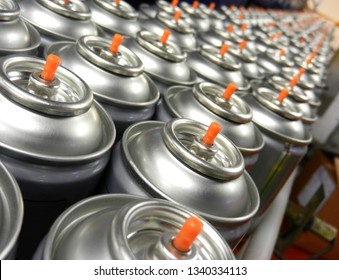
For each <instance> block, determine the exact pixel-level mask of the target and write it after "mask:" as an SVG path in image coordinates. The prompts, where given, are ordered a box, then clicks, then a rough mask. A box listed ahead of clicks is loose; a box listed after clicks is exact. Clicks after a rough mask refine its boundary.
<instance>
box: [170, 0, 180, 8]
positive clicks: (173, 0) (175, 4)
mask: <svg viewBox="0 0 339 280" xmlns="http://www.w3.org/2000/svg"><path fill="white" fill-rule="evenodd" d="M178 3H179V0H172V3H171V6H172V7H176V6H178Z"/></svg>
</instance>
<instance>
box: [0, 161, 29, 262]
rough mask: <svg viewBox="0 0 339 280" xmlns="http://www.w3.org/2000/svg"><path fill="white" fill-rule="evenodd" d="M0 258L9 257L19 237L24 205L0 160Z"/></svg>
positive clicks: (17, 189)
mask: <svg viewBox="0 0 339 280" xmlns="http://www.w3.org/2000/svg"><path fill="white" fill-rule="evenodd" d="M0 202H1V203H0V259H1V260H4V259H11V258H13V257H14V255H15V252H14V251H15V247H16V243H17V240H18V238H19V233H20V230H21V226H22V220H23V215H24V205H23V201H22V196H21V192H20V189H19V186H18V184H17V182H16V180H15V179H14V177H13V176H12V175H11V174H10V173H9V172H8V170H7V169H6V168H5V166H4V165H3V164H2V162H1V161H0Z"/></svg>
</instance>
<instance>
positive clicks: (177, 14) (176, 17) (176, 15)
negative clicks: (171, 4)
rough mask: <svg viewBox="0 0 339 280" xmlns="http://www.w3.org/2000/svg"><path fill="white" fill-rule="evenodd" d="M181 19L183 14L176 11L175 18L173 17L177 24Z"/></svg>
mask: <svg viewBox="0 0 339 280" xmlns="http://www.w3.org/2000/svg"><path fill="white" fill-rule="evenodd" d="M180 18H181V12H180V11H176V12H175V13H174V17H173V19H174V20H175V21H176V22H178V20H179V19H180Z"/></svg>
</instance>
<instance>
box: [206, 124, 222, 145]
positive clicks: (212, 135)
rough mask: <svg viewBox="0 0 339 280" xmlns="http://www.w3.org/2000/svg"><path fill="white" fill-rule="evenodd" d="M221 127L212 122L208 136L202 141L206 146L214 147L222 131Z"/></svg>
mask: <svg viewBox="0 0 339 280" xmlns="http://www.w3.org/2000/svg"><path fill="white" fill-rule="evenodd" d="M221 128H222V127H221V125H220V124H218V123H216V122H212V123H211V124H210V126H209V127H208V129H207V131H206V134H205V135H204V137H203V138H202V139H201V141H202V142H204V143H205V144H206V145H209V146H212V145H213V143H214V140H215V138H216V137H217V136H218V134H219V132H220V130H221Z"/></svg>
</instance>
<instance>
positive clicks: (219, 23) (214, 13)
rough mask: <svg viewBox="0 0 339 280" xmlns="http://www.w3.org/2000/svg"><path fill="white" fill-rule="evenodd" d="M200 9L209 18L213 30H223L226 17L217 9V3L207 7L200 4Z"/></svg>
mask: <svg viewBox="0 0 339 280" xmlns="http://www.w3.org/2000/svg"><path fill="white" fill-rule="evenodd" d="M199 9H200V10H201V11H202V12H203V13H204V14H206V15H207V16H208V18H209V22H210V28H209V30H211V29H223V27H224V22H225V20H226V16H225V15H224V14H223V13H222V12H220V11H218V10H216V9H215V3H213V2H212V3H210V5H209V6H208V7H207V5H205V4H204V3H200V5H199Z"/></svg>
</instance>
